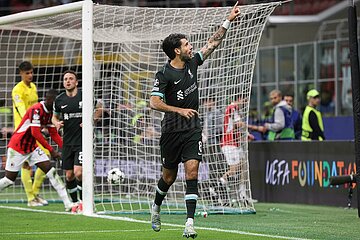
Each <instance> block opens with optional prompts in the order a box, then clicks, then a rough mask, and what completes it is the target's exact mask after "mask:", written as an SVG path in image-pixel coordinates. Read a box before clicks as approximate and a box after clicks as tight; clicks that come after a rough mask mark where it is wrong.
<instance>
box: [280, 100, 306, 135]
mask: <svg viewBox="0 0 360 240" xmlns="http://www.w3.org/2000/svg"><path fill="white" fill-rule="evenodd" d="M284 101H285V102H286V103H287V104H288V105H289V106H291V108H292V112H291V119H292V121H293V124H294V132H295V139H298V140H301V131H302V118H301V114H300V112H299V111H296V110H295V109H294V95H292V94H285V95H284Z"/></svg>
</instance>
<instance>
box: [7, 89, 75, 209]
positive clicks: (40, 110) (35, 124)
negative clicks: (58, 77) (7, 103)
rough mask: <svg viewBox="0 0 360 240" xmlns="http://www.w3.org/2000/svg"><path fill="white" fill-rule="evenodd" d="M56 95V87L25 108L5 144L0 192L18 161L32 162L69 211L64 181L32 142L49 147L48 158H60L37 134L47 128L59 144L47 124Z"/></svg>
mask: <svg viewBox="0 0 360 240" xmlns="http://www.w3.org/2000/svg"><path fill="white" fill-rule="evenodd" d="M56 96H57V91H56V90H49V91H48V92H47V93H46V98H45V101H42V102H39V103H37V104H35V105H33V106H32V107H30V108H29V109H28V110H27V111H26V113H25V116H24V117H23V119H22V121H21V123H20V125H19V126H18V128H17V129H16V131H15V133H14V135H13V136H12V137H11V139H10V142H9V144H8V151H7V159H6V167H5V177H4V178H2V179H0V191H1V190H3V189H4V188H6V187H8V186H10V185H11V184H13V183H14V181H15V180H16V177H17V175H18V172H19V171H20V169H21V166H22V164H23V163H24V162H25V161H26V160H27V161H28V162H29V164H30V166H33V165H36V166H37V167H39V168H40V169H41V170H43V171H44V172H45V173H46V176H47V177H48V178H49V180H50V183H51V184H52V186H53V187H54V188H55V190H56V191H57V193H58V194H59V196H60V197H61V199H62V200H63V202H64V205H65V209H66V210H70V209H71V207H72V206H73V204H72V203H71V201H70V199H69V197H68V195H67V192H66V189H65V186H64V183H63V182H62V181H61V179H60V176H59V175H58V174H57V173H56V170H55V168H54V167H51V164H50V160H49V158H48V156H47V155H46V154H45V152H44V151H43V150H41V148H40V147H39V146H38V145H37V143H36V141H38V142H39V143H40V144H41V145H42V146H44V147H45V148H46V149H47V150H49V152H50V155H51V157H52V158H59V157H60V154H59V153H58V152H57V151H56V150H54V149H53V147H51V146H50V144H49V143H48V142H47V141H46V140H45V138H44V137H43V135H42V134H41V129H42V128H47V129H48V131H49V134H50V136H51V138H52V139H53V140H54V141H55V142H56V144H57V145H58V146H59V147H62V144H63V143H62V139H61V137H60V136H59V134H58V132H57V130H56V128H55V126H54V125H52V123H51V118H52V106H53V103H54V100H55V98H56Z"/></svg>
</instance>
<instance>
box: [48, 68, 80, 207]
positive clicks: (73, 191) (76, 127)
mask: <svg viewBox="0 0 360 240" xmlns="http://www.w3.org/2000/svg"><path fill="white" fill-rule="evenodd" d="M63 85H64V88H65V90H66V91H65V92H64V93H61V94H59V96H58V97H57V98H56V99H55V103H54V114H53V118H52V122H53V124H54V125H55V126H56V128H57V129H59V128H61V127H64V135H63V141H64V146H63V149H62V158H63V166H62V168H63V169H64V170H65V178H66V188H67V189H68V192H69V194H70V197H71V199H72V201H73V202H74V203H76V202H77V203H78V204H77V208H76V209H75V208H74V209H73V210H72V211H73V212H78V213H79V212H81V211H82V203H81V198H82V160H83V159H82V137H81V136H82V93H81V90H79V89H78V87H77V86H78V78H77V75H76V73H75V72H74V71H72V70H67V71H65V72H64V74H63ZM60 119H61V120H60ZM78 192H79V198H80V201H79V200H78Z"/></svg>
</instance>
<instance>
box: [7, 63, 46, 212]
mask: <svg viewBox="0 0 360 240" xmlns="http://www.w3.org/2000/svg"><path fill="white" fill-rule="evenodd" d="M19 71H20V76H21V81H20V82H19V83H18V84H16V85H15V87H14V88H13V90H12V100H13V113H14V129H17V128H18V126H19V124H20V122H21V120H22V118H23V117H24V115H25V113H26V110H28V109H29V108H30V107H31V106H32V105H34V104H36V103H38V94H37V90H36V86H35V84H34V83H33V82H32V80H33V76H34V73H33V66H32V64H31V63H30V62H27V61H24V62H22V63H20V65H19ZM38 146H39V147H40V148H41V149H42V150H43V151H44V152H45V153H46V154H47V155H48V156H50V153H49V152H48V150H46V148H44V147H42V146H41V145H39V143H38ZM44 179H45V173H44V172H43V171H42V170H41V169H40V168H37V169H36V171H35V176H34V183H33V182H32V180H31V168H30V166H29V164H28V162H27V161H25V162H24V164H23V166H22V169H21V181H22V183H23V185H24V189H25V193H26V197H27V200H28V206H29V207H37V206H43V205H47V204H48V202H47V201H46V200H45V199H43V198H41V197H40V196H39V192H40V187H41V184H42V183H43V181H44Z"/></svg>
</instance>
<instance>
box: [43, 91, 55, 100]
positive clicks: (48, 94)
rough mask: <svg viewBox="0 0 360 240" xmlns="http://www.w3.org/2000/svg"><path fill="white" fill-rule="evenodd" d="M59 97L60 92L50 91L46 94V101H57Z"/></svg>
mask: <svg viewBox="0 0 360 240" xmlns="http://www.w3.org/2000/svg"><path fill="white" fill-rule="evenodd" d="M57 95H58V91H56V90H55V89H49V90H47V91H46V93H45V98H46V99H49V98H52V99H55V98H56V96H57Z"/></svg>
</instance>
